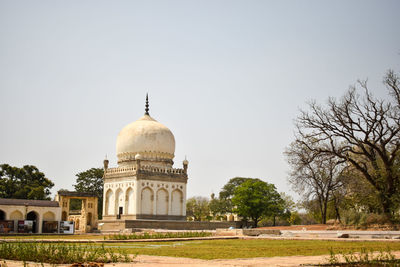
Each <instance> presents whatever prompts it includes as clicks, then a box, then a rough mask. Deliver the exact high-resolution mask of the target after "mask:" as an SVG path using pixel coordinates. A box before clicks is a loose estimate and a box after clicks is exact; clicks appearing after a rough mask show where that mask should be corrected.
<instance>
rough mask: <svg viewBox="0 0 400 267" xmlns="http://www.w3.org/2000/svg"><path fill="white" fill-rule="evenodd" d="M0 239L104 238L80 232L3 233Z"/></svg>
mask: <svg viewBox="0 0 400 267" xmlns="http://www.w3.org/2000/svg"><path fill="white" fill-rule="evenodd" d="M0 239H60V240H62V239H90V240H104V235H94V234H82V235H65V234H64V235H58V234H57V235H3V236H0Z"/></svg>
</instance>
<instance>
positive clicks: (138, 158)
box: [135, 153, 142, 171]
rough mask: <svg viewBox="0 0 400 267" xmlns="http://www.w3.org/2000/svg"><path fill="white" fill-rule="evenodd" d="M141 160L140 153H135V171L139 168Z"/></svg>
mask: <svg viewBox="0 0 400 267" xmlns="http://www.w3.org/2000/svg"><path fill="white" fill-rule="evenodd" d="M141 160H142V155H140V154H139V153H138V154H136V156H135V161H136V171H138V170H140V161H141Z"/></svg>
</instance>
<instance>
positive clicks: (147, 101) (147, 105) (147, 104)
mask: <svg viewBox="0 0 400 267" xmlns="http://www.w3.org/2000/svg"><path fill="white" fill-rule="evenodd" d="M145 107H146V108H145V109H144V110H145V111H146V112H145V113H144V115H149V116H150V114H149V94H148V93H146V105H145Z"/></svg>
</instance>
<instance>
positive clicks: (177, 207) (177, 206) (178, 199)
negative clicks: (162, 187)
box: [171, 189, 183, 216]
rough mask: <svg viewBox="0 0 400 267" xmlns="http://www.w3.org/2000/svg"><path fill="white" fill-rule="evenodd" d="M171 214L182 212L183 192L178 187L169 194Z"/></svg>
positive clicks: (180, 213) (178, 214)
mask: <svg viewBox="0 0 400 267" xmlns="http://www.w3.org/2000/svg"><path fill="white" fill-rule="evenodd" d="M171 198H172V199H171V214H172V215H176V216H180V215H182V214H183V194H182V192H181V191H180V190H179V189H175V190H174V191H172V194H171Z"/></svg>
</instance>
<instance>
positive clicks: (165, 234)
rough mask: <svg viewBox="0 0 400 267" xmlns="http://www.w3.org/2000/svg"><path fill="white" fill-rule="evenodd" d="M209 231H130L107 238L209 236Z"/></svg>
mask: <svg viewBox="0 0 400 267" xmlns="http://www.w3.org/2000/svg"><path fill="white" fill-rule="evenodd" d="M211 235H212V233H210V232H167V233H151V234H150V233H148V232H144V233H138V234H137V233H132V234H114V235H109V236H108V237H107V238H108V239H110V240H131V239H162V238H189V237H205V236H211Z"/></svg>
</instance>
